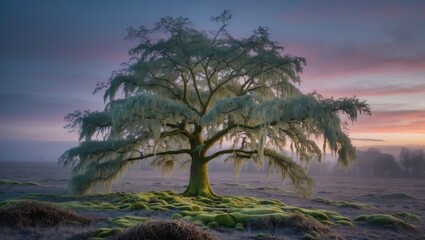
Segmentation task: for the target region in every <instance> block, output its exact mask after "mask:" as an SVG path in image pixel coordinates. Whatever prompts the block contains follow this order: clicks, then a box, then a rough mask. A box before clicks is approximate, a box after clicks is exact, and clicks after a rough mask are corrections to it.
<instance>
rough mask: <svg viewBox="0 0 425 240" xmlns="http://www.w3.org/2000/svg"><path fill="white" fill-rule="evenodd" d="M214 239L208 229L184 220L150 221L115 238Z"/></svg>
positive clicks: (136, 239) (154, 239) (142, 239)
mask: <svg viewBox="0 0 425 240" xmlns="http://www.w3.org/2000/svg"><path fill="white" fill-rule="evenodd" d="M162 239H168V240H213V239H216V238H215V237H214V236H213V235H212V234H211V233H209V232H208V231H207V230H204V229H202V228H200V227H198V226H195V225H193V224H190V223H187V222H184V221H150V222H147V223H142V224H140V225H138V226H136V227H133V228H130V229H129V230H127V231H125V232H124V233H122V234H120V235H118V236H116V237H115V238H114V240H162Z"/></svg>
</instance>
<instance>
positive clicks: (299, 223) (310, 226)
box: [247, 214, 330, 233]
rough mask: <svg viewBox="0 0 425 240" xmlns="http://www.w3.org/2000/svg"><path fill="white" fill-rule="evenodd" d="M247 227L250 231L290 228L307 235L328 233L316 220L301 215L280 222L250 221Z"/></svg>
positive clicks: (271, 220)
mask: <svg viewBox="0 0 425 240" xmlns="http://www.w3.org/2000/svg"><path fill="white" fill-rule="evenodd" d="M247 225H248V227H250V228H252V229H257V230H258V229H282V228H291V229H294V230H295V231H297V232H302V233H308V232H311V231H315V232H317V233H328V232H329V231H330V229H329V227H328V226H326V225H324V224H322V223H320V222H319V221H317V220H316V219H313V218H311V217H307V216H304V215H301V214H294V215H291V216H289V217H288V218H287V219H284V220H280V219H276V218H272V217H270V218H260V219H251V220H249V221H248V222H247Z"/></svg>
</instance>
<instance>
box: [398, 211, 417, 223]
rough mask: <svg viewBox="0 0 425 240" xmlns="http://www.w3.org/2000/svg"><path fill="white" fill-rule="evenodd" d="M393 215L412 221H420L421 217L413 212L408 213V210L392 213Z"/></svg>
mask: <svg viewBox="0 0 425 240" xmlns="http://www.w3.org/2000/svg"><path fill="white" fill-rule="evenodd" d="M391 215H392V216H394V217H398V218H403V219H407V220H412V221H416V220H417V221H422V219H421V218H420V217H419V216H418V215H416V214H413V213H408V212H399V213H393V214H391Z"/></svg>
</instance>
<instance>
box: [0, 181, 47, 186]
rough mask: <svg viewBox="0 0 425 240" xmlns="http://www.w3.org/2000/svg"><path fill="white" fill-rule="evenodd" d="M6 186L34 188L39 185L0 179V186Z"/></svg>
mask: <svg viewBox="0 0 425 240" xmlns="http://www.w3.org/2000/svg"><path fill="white" fill-rule="evenodd" d="M2 185H3V186H5V185H6V186H7V185H21V186H32V187H36V186H38V185H39V184H38V183H36V182H23V183H21V182H17V181H12V180H9V179H0V186H2Z"/></svg>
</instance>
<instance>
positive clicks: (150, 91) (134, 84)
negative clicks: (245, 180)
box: [60, 11, 370, 197]
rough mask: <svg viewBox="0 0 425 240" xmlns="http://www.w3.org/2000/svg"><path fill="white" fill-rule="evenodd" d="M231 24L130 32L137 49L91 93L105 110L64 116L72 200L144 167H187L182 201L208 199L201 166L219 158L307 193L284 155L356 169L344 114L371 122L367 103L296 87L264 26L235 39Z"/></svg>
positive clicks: (289, 60) (166, 21) (172, 24)
mask: <svg viewBox="0 0 425 240" xmlns="http://www.w3.org/2000/svg"><path fill="white" fill-rule="evenodd" d="M230 19H231V14H230V12H229V11H224V12H223V13H222V14H221V15H219V16H218V17H214V18H212V20H213V21H215V22H217V23H218V24H219V27H218V29H217V30H214V31H203V30H198V29H196V28H194V25H193V24H192V23H191V22H190V20H189V19H187V18H184V17H179V18H172V17H165V18H162V19H161V20H160V21H159V22H158V23H157V24H156V25H155V26H154V27H152V28H148V27H145V26H142V27H140V28H139V29H134V28H130V30H129V35H128V39H131V40H136V41H138V43H137V45H136V47H135V48H133V49H131V50H130V60H129V62H128V63H126V64H124V65H123V68H122V69H120V70H118V71H116V72H114V73H113V74H112V76H111V78H110V80H109V81H108V82H106V83H101V84H99V85H98V88H96V89H95V92H99V91H104V101H105V103H106V106H105V109H104V111H99V112H96V111H95V112H90V111H75V112H74V113H70V114H68V115H67V116H66V117H65V119H66V120H67V121H68V122H69V123H68V124H67V126H66V127H67V128H68V129H69V130H71V131H75V130H77V131H78V132H79V133H80V140H81V141H82V142H81V143H80V146H78V147H75V148H72V149H70V150H68V151H67V152H65V153H64V154H63V155H62V156H61V158H60V162H61V163H62V164H64V165H72V166H74V169H73V172H72V179H71V189H72V190H73V191H74V192H75V193H88V192H90V190H92V189H93V188H96V187H99V186H101V187H102V186H104V187H106V189H107V188H108V187H109V186H110V183H111V182H112V181H113V180H115V179H116V178H118V177H119V176H121V175H122V174H123V173H124V172H125V170H126V169H127V168H129V167H137V164H138V163H139V162H143V161H147V160H151V161H152V163H153V167H154V168H155V169H157V170H160V171H162V172H163V173H164V174H169V173H170V172H172V171H173V170H174V168H175V167H176V166H179V165H182V164H183V165H184V166H189V167H190V169H191V170H190V173H189V175H190V176H189V184H188V187H187V190H186V191H185V194H187V195H203V196H206V197H214V196H215V194H214V192H213V191H212V189H211V186H210V184H209V181H208V173H207V172H206V171H207V170H206V169H207V168H206V167H205V165H207V164H208V163H209V162H210V161H212V160H215V159H223V158H226V159H227V160H226V161H227V162H228V163H231V164H233V165H234V167H235V174H236V175H237V174H238V172H239V170H240V168H241V167H242V166H243V165H244V164H245V163H246V162H247V161H254V162H255V164H256V165H257V166H258V168H262V167H264V165H266V166H267V167H268V168H269V169H271V168H274V169H277V171H278V172H280V174H281V178H282V180H283V179H285V177H289V178H290V179H291V181H292V183H293V184H294V187H295V188H296V189H297V190H298V192H300V193H302V194H304V195H309V194H310V192H311V186H312V184H311V179H310V178H309V177H308V176H307V174H306V172H305V170H304V168H303V167H301V166H300V165H299V163H297V162H295V161H293V160H292V159H291V158H289V157H288V156H286V155H285V153H286V152H287V151H288V150H289V149H291V150H292V152H294V153H295V154H296V156H298V157H299V159H300V160H301V161H302V162H303V163H302V164H304V163H305V164H308V163H309V162H310V161H312V160H317V161H320V160H321V156H322V154H323V152H324V151H326V149H330V150H331V151H332V152H333V153H335V154H336V155H337V157H338V163H339V165H341V166H349V165H350V164H351V163H352V161H354V159H355V149H354V147H353V145H352V144H351V141H350V139H349V138H348V136H347V133H346V132H345V130H344V129H343V123H342V122H341V115H346V116H347V119H349V120H351V121H355V120H356V119H357V117H358V114H361V113H366V114H370V109H369V106H368V104H366V103H365V102H364V101H360V100H358V99H357V98H355V97H353V98H341V99H333V98H324V97H322V96H321V95H320V94H318V93H316V92H313V93H308V94H304V93H302V92H301V91H300V90H299V89H298V88H297V87H298V84H300V83H301V80H300V74H301V73H302V71H303V67H304V65H305V63H306V60H305V59H304V58H302V57H295V56H291V55H289V54H287V53H285V52H284V51H283V47H281V46H279V45H278V44H277V42H274V41H273V40H271V39H270V33H269V31H268V29H267V28H265V27H259V28H257V29H256V30H254V32H253V33H252V34H251V35H250V36H247V37H244V38H235V37H233V36H232V35H231V33H230V32H229V31H228V29H227V25H228V22H229V20H230ZM318 139H320V140H322V142H324V145H323V147H319V146H317V143H316V140H318ZM223 143H226V144H223ZM199 176H203V177H202V178H198V177H199Z"/></svg>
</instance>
